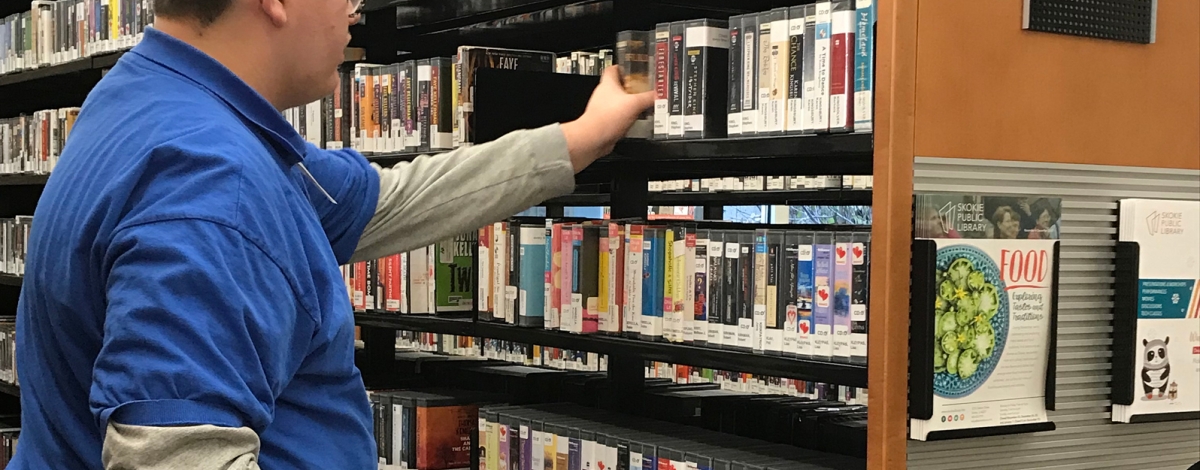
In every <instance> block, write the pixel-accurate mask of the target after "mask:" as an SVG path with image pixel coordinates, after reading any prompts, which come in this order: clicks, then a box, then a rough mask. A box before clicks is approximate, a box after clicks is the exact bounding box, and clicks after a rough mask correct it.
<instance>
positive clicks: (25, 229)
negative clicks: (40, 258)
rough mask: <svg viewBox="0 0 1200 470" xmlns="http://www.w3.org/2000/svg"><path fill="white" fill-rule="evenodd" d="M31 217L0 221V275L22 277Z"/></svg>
mask: <svg viewBox="0 0 1200 470" xmlns="http://www.w3.org/2000/svg"><path fill="white" fill-rule="evenodd" d="M32 227H33V216H21V215H19V216H16V217H14V218H11V219H0V275H5V274H6V275H9V276H23V275H24V274H25V253H26V249H27V248H26V247H27V246H28V240H29V229H30V228H32Z"/></svg>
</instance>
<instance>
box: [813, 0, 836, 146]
mask: <svg viewBox="0 0 1200 470" xmlns="http://www.w3.org/2000/svg"><path fill="white" fill-rule="evenodd" d="M816 8H817V14H816V29H815V34H816V36H815V39H816V43H815V45H814V47H815V49H814V51H813V63H814V64H815V67H816V69H815V71H816V78H815V82H816V83H815V87H816V96H815V97H814V99H813V110H812V113H813V128H814V129H815V130H816V131H817V132H821V133H824V132H828V131H829V91H830V88H829V86H830V80H831V79H832V78H833V71H832V70H831V68H832V67H833V50H832V44H831V42H832V35H833V34H832V32H833V30H832V27H833V24H832V21H833V15H832V8H833V4H832V3H831V2H828V1H824V2H817V3H816Z"/></svg>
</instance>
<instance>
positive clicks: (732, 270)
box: [721, 232, 743, 349]
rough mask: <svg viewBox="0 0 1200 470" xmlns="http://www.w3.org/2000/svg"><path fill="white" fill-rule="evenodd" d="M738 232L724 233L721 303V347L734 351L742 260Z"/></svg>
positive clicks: (739, 304)
mask: <svg viewBox="0 0 1200 470" xmlns="http://www.w3.org/2000/svg"><path fill="white" fill-rule="evenodd" d="M739 236H740V234H739V233H738V232H725V259H724V263H725V266H724V268H725V269H724V270H723V271H724V274H723V277H724V281H725V282H724V283H723V284H724V286H723V287H722V288H721V289H722V291H723V294H724V295H723V296H722V297H723V298H724V300H723V301H722V303H723V304H724V305H722V307H724V308H723V311H724V313H723V317H722V323H723V324H724V329H723V330H722V331H721V346H722V347H723V348H724V349H734V348H736V347H737V344H738V342H737V335H738V317H740V316H741V311H742V302H743V300H742V299H743V297H742V268H741V265H742V258H741V244H740V243H739Z"/></svg>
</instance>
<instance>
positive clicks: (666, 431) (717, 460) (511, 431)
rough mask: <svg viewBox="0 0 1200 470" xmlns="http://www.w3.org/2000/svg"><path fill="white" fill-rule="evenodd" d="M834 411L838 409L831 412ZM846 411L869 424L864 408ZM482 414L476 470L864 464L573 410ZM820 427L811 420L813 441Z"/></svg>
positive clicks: (534, 408)
mask: <svg viewBox="0 0 1200 470" xmlns="http://www.w3.org/2000/svg"><path fill="white" fill-rule="evenodd" d="M809 401H811V400H809ZM834 407H837V405H832V404H831V406H829V407H828V408H834ZM841 408H846V410H845V411H846V412H852V413H855V414H857V415H858V416H856V417H861V418H862V419H865V407H861V406H859V407H841ZM849 410H853V411H849ZM479 413H480V417H479V421H480V424H479V428H480V431H479V436H478V441H479V443H480V446H481V450H480V462H479V468H482V469H484V470H504V469H519V470H531V469H539V468H550V467H553V468H555V469H559V468H566V469H567V470H577V469H582V470H586V469H589V468H630V469H643V470H645V469H684V468H696V469H701V468H702V469H711V470H732V469H735V468H747V469H748V468H755V469H770V470H801V469H805V470H810V469H851V468H861V467H862V466H863V462H862V461H861V460H859V459H855V458H851V457H845V456H840V455H834V454H830V453H826V452H820V451H814V450H809V449H804V448H801V447H798V446H792V445H786V444H771V443H769V442H767V441H763V440H758V439H749V438H744V437H738V436H731V435H729V434H726V433H721V432H717V431H713V430H709V429H703V428H699V427H695V426H688V425H681V424H679V423H674V422H666V421H659V420H653V419H647V418H643V417H638V416H630V415H624V414H616V413H611V412H608V411H605V410H601V409H595V408H588V407H583V406H580V405H575V404H568V403H556V404H544V405H486V406H483V407H481V408H480V410H479ZM830 413H831V412H830ZM814 414H815V413H814ZM816 424H817V420H815V419H814V420H813V426H812V429H811V433H812V434H813V435H814V439H815V437H816V436H815V435H816V434H817V430H818V427H817V426H816ZM551 461H553V462H551Z"/></svg>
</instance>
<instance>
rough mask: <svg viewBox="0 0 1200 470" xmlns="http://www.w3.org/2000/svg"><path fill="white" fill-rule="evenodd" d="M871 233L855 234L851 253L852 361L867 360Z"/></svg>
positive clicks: (860, 362) (860, 361)
mask: <svg viewBox="0 0 1200 470" xmlns="http://www.w3.org/2000/svg"><path fill="white" fill-rule="evenodd" d="M870 251H871V235H870V234H867V233H860V234H855V236H854V244H853V245H852V246H851V249H850V253H851V259H852V264H853V278H852V280H851V292H850V362H853V363H856V364H866V362H867V305H868V303H869V300H870V298H869V296H870V290H871V289H870V284H869V281H870V271H871V262H870Z"/></svg>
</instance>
